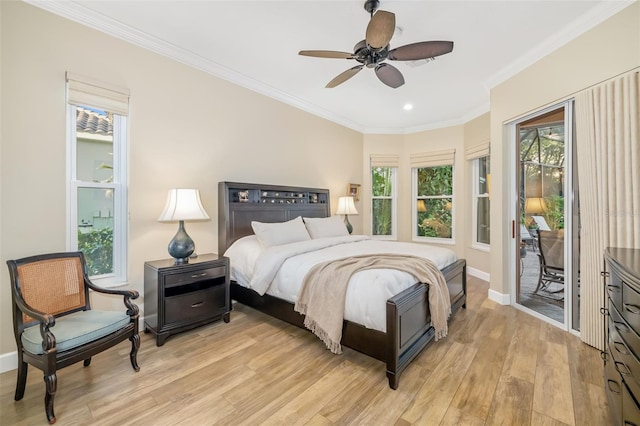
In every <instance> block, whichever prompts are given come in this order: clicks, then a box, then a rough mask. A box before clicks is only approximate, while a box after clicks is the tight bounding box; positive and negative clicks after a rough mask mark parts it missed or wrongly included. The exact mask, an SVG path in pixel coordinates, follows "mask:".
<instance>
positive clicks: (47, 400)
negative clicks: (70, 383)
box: [44, 373, 58, 425]
mask: <svg viewBox="0 0 640 426" xmlns="http://www.w3.org/2000/svg"><path fill="white" fill-rule="evenodd" d="M44 383H45V387H46V393H45V395H44V409H45V412H46V413H47V420H49V424H50V425H52V424H54V423H55V422H56V415H55V414H54V413H53V399H54V398H55V396H56V388H57V385H58V378H57V376H56V373H53V374H49V375H45V376H44Z"/></svg>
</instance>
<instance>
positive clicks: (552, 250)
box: [534, 229, 564, 293]
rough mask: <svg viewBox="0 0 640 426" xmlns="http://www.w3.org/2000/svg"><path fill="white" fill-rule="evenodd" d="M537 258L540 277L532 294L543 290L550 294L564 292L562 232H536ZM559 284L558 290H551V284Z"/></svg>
mask: <svg viewBox="0 0 640 426" xmlns="http://www.w3.org/2000/svg"><path fill="white" fill-rule="evenodd" d="M538 249H539V252H538V257H539V259H540V275H539V278H538V286H537V287H536V289H535V291H534V293H537V292H538V291H539V290H545V291H549V292H552V293H559V292H561V291H564V230H562V229H561V230H558V231H543V230H538ZM553 283H556V284H561V285H562V287H561V288H560V289H552V288H551V284H553Z"/></svg>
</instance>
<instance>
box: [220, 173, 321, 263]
mask: <svg viewBox="0 0 640 426" xmlns="http://www.w3.org/2000/svg"><path fill="white" fill-rule="evenodd" d="M330 215H331V209H330V206H329V190H328V189H319V188H307V187H300V186H279V185H266V184H258V183H242V182H219V183H218V253H219V254H221V255H222V254H223V253H224V252H225V251H226V249H227V248H228V247H229V246H230V245H231V244H232V243H233V242H234V241H236V240H237V239H239V238H241V237H244V236H246V235H251V234H253V229H252V228H251V221H258V222H285V221H287V220H291V219H295V218H296V217H298V216H303V217H327V216H330Z"/></svg>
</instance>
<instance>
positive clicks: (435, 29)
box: [27, 0, 632, 133]
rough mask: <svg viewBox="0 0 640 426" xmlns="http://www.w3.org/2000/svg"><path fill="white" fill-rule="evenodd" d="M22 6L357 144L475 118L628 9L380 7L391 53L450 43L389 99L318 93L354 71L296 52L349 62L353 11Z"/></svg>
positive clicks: (203, 4)
mask: <svg viewBox="0 0 640 426" xmlns="http://www.w3.org/2000/svg"><path fill="white" fill-rule="evenodd" d="M27 1H28V2H29V3H31V4H33V5H35V6H38V7H41V8H43V9H47V10H50V11H52V12H54V13H56V14H59V15H62V16H65V17H67V18H70V19H72V20H75V21H77V22H80V23H83V24H85V25H88V26H90V27H93V28H96V29H98V30H100V31H104V32H106V33H109V34H111V35H114V36H116V37H119V38H122V39H125V40H127V41H130V42H132V43H134V44H136V45H139V46H142V47H145V48H147V49H150V50H152V51H155V52H158V53H160V54H163V55H166V56H169V57H172V58H174V59H176V60H178V61H180V62H183V63H185V64H187V65H190V66H194V67H196V68H199V69H201V70H203V71H206V72H209V73H211V74H213V75H216V76H219V77H221V78H224V79H227V80H230V81H233V82H234V83H237V84H239V85H241V86H244V87H247V88H250V89H252V90H255V91H256V92H259V93H263V94H265V95H267V96H271V97H273V98H276V99H279V100H281V101H283V102H286V103H288V104H291V105H294V106H296V107H299V108H301V109H304V110H306V111H309V112H311V113H313V114H316V115H319V116H321V117H324V118H327V119H329V120H332V121H334V122H337V123H340V124H342V125H344V126H347V127H350V128H352V129H355V130H358V131H360V132H363V133H412V132H416V131H419V130H426V129H431V128H438V127H443V126H450V125H456V124H461V123H464V122H466V121H468V120H470V119H472V118H474V117H476V116H478V115H480V114H482V113H485V112H487V111H488V110H489V89H490V88H491V87H493V86H495V85H496V84H498V83H500V82H501V81H504V79H506V78H508V77H510V76H512V75H513V74H514V73H516V72H518V71H520V70H522V69H523V68H525V67H526V66H528V65H530V64H532V63H533V62H535V61H536V60H538V59H540V58H542V57H543V56H545V55H547V54H548V53H550V52H551V51H553V50H555V49H556V48H558V47H560V46H562V45H563V44H565V43H566V42H568V41H569V40H571V39H573V38H575V37H576V36H578V35H579V34H581V33H583V32H584V31H586V30H588V29H589V28H592V27H593V26H595V25H597V24H598V23H600V22H601V21H603V20H605V19H606V18H608V17H609V16H611V15H613V14H614V13H616V12H618V11H620V10H621V9H623V8H624V7H626V6H628V5H629V4H631V3H632V1H626V0H618V1H615V0H604V1H603V0H601V1H582V0H570V1H558V0H556V1H542V0H521V1H514V0H512V1H455V0H449V1H415V0H414V1H394V0H387V1H381V5H380V9H381V10H388V11H390V12H393V13H395V15H396V25H397V26H398V27H400V28H401V29H402V34H400V35H398V34H396V35H395V36H394V37H393V39H392V40H391V48H394V47H398V46H401V45H404V44H409V43H414V42H418V41H427V40H452V41H453V42H454V43H455V45H454V49H453V52H452V53H449V54H447V55H443V56H440V57H438V58H437V59H436V60H435V61H432V62H429V63H427V64H422V65H420V66H414V67H411V66H409V65H408V64H407V63H406V62H399V61H392V62H391V63H392V64H393V65H394V66H396V67H397V68H398V69H399V70H400V71H401V72H402V74H403V75H404V78H405V82H406V83H405V84H404V86H401V87H400V88H398V89H392V88H390V87H387V86H385V85H384V84H382V83H381V82H380V81H379V80H378V79H377V77H376V75H375V73H374V71H373V70H372V69H367V68H365V69H363V70H362V71H361V72H360V73H358V74H357V75H356V76H355V77H353V78H352V79H350V80H348V81H347V82H345V83H343V84H342V85H340V86H338V87H336V88H333V89H325V88H324V86H325V85H326V84H327V83H328V82H329V81H330V80H331V79H332V78H333V77H335V76H336V75H338V74H339V73H341V72H342V71H344V70H346V69H348V68H350V67H352V66H354V65H357V62H355V61H353V60H344V59H322V58H312V57H303V56H299V55H298V51H299V50H307V49H308V50H310V49H321V50H338V51H346V52H352V51H353V46H354V45H355V44H356V43H357V42H358V41H360V40H362V39H364V34H365V30H366V27H367V24H368V22H369V18H370V17H369V15H368V14H367V12H366V11H365V10H364V7H363V5H364V0H354V1H352V0H339V1H326V0H316V1H268V0H259V1H238V0H236V1H216V0H208V1H207V0H198V1H184V0H182V1H177V0H159V1H158V0H156V1H145V0H136V1H113V0H76V1H68V0H64V1H61V0H48V1H38V0H27ZM594 60H597V56H596V55H594ZM406 103H411V104H413V110H411V111H405V110H404V109H403V106H404V105H405V104H406Z"/></svg>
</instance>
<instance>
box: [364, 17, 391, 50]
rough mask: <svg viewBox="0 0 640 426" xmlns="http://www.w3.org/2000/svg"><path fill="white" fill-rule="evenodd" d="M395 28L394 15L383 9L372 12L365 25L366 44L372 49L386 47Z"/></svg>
mask: <svg viewBox="0 0 640 426" xmlns="http://www.w3.org/2000/svg"><path fill="white" fill-rule="evenodd" d="M395 29H396V15H394V14H393V13H391V12H387V11H385V10H379V11H377V12H376V13H374V14H373V16H372V17H371V20H370V21H369V25H367V36H366V38H367V44H368V45H369V46H371V47H372V48H374V49H382V48H383V47H386V46H387V45H388V44H389V42H390V41H391V37H393V32H394V31H395Z"/></svg>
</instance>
